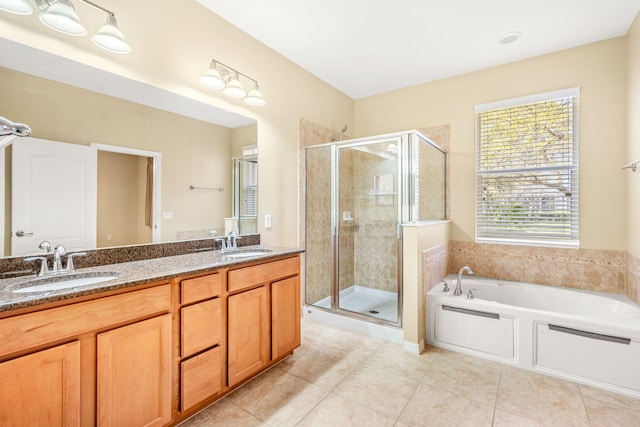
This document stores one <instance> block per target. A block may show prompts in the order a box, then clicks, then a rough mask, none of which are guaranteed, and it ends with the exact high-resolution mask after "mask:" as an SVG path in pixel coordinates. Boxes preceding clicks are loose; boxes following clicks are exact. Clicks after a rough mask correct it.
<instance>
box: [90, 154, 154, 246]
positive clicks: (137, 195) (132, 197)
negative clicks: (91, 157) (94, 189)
mask: <svg viewBox="0 0 640 427" xmlns="http://www.w3.org/2000/svg"><path fill="white" fill-rule="evenodd" d="M146 164H147V162H146V158H145V157H140V156H132V155H130V154H121V153H112V152H108V151H100V152H98V215H97V237H96V242H97V246H98V247H99V248H104V247H109V246H124V245H133V244H139V243H151V227H147V226H145V224H144V206H145V189H146Z"/></svg>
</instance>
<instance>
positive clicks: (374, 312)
mask: <svg viewBox="0 0 640 427" xmlns="http://www.w3.org/2000/svg"><path fill="white" fill-rule="evenodd" d="M369 313H371V314H380V312H379V311H378V310H369Z"/></svg>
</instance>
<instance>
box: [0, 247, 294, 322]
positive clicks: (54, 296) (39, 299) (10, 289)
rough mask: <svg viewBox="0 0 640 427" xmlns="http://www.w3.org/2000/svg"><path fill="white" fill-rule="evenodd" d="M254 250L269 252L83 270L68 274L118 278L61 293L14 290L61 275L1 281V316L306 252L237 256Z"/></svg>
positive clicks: (276, 250)
mask: <svg viewBox="0 0 640 427" xmlns="http://www.w3.org/2000/svg"><path fill="white" fill-rule="evenodd" d="M252 249H253V250H256V249H261V250H265V251H269V252H266V253H264V254H260V255H256V256H247V257H239V258H232V257H229V256H226V255H225V254H222V253H221V252H220V251H219V250H218V251H213V250H202V251H197V252H193V253H189V254H185V255H176V256H168V257H164V258H154V259H147V260H144V261H132V262H123V263H119V264H108V265H102V266H98V267H90V268H82V269H77V270H76V271H75V273H66V275H72V274H75V275H78V274H80V275H82V276H83V277H99V276H101V275H103V274H104V273H106V272H109V273H117V274H118V277H117V278H115V279H110V280H107V281H104V282H101V283H96V284H92V285H86V286H80V287H75V288H67V289H60V290H50V291H37V292H25V293H19V292H14V290H16V289H18V288H23V287H27V286H31V285H32V284H33V283H28V282H31V281H33V280H36V279H37V281H38V282H41V281H45V280H48V279H50V278H52V277H54V278H55V277H63V276H64V274H61V275H60V276H46V277H38V278H36V276H35V275H30V276H23V277H16V278H11V279H3V280H0V312H5V311H10V310H15V309H18V308H24V307H30V306H35V305H38V304H44V303H49V302H54V301H60V300H67V299H72V298H76V297H80V296H84V295H91V294H96V293H100V292H106V291H112V290H117V289H123V288H128V287H132V286H136V285H142V284H145V283H151V282H156V281H160V280H168V279H172V278H174V277H177V276H181V275H187V274H193V273H200V272H206V271H212V270H216V269H219V268H224V267H230V266H236V265H241V264H245V263H249V262H254V261H258V260H269V259H270V258H276V257H280V256H283V255H292V254H297V253H300V252H303V250H302V249H297V248H282V247H275V246H264V245H259V246H244V247H242V248H239V249H238V251H236V252H240V251H251V250H252ZM53 280H55V279H53Z"/></svg>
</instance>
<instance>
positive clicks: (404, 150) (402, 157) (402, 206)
mask: <svg viewBox="0 0 640 427" xmlns="http://www.w3.org/2000/svg"><path fill="white" fill-rule="evenodd" d="M415 138H420V139H422V140H424V142H426V143H428V144H429V145H431V146H433V147H434V148H436V149H437V150H438V151H440V152H442V153H443V154H445V151H444V150H443V149H442V148H440V147H439V146H438V145H437V144H436V143H434V142H433V141H431V140H430V139H429V138H427V137H425V136H424V135H422V134H421V133H419V132H418V131H405V132H397V133H391V134H384V135H376V136H372V137H365V138H357V139H351V140H345V141H334V142H330V143H325V144H316V145H312V146H309V147H307V148H306V149H305V152H307V150H309V149H313V148H320V147H327V146H329V147H330V149H331V154H330V156H331V159H330V160H331V207H330V211H331V245H330V247H331V262H332V272H331V280H332V284H331V290H332V293H331V308H330V309H326V308H322V307H318V306H315V305H313V304H307V302H306V297H305V305H310V306H312V307H313V308H314V309H319V310H323V311H329V312H333V313H337V314H340V315H343V316H346V317H351V318H355V319H360V320H364V321H367V322H370V323H376V324H382V325H386V326H394V327H398V328H401V327H402V308H403V274H402V272H403V253H402V246H403V245H402V243H403V239H402V226H403V224H407V223H411V222H415V221H416V220H417V218H415V215H416V211H415V207H416V203H415V202H416V200H417V199H416V196H417V189H416V185H415V176H414V173H413V164H414V159H415V156H416V154H417V153H416V146H417V144H415ZM376 142H379V143H383V142H389V143H390V142H395V143H396V145H397V147H398V160H397V163H398V164H397V176H398V192H397V193H398V195H397V197H398V200H397V205H398V213H397V216H396V219H397V222H396V245H397V257H398V260H397V269H398V271H397V284H398V285H397V294H398V301H397V302H398V306H397V318H396V321H395V322H393V321H387V320H384V319H380V318H377V317H373V316H369V315H366V314H362V313H357V312H354V311H350V310H346V309H343V308H340V307H339V293H340V282H339V260H340V248H339V237H340V233H339V218H340V212H339V194H338V188H339V178H338V173H337V172H338V171H339V167H340V162H339V155H338V154H339V150H341V149H346V148H353V147H361V146H366V145H370V144H373V143H376ZM305 157H306V155H305ZM444 162H445V169H446V157H445V158H444ZM305 180H306V174H305ZM305 187H306V182H305ZM445 188H446V176H445ZM444 203H445V206H444V212H446V198H445V201H444ZM305 209H306V208H305ZM305 228H306V222H305ZM306 280H307V279H306V274H305V290H306Z"/></svg>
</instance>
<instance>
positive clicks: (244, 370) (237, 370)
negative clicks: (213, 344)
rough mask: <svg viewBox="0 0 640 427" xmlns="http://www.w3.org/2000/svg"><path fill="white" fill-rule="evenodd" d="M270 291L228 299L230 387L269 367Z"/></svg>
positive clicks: (241, 294)
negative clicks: (268, 297) (268, 292)
mask: <svg viewBox="0 0 640 427" xmlns="http://www.w3.org/2000/svg"><path fill="white" fill-rule="evenodd" d="M267 295H268V294H267V287H266V286H260V287H258V288H255V289H252V290H250V291H244V292H241V293H239V294H236V295H232V296H230V297H229V299H228V310H229V317H228V328H229V329H228V343H227V345H228V362H227V363H228V366H227V377H228V382H229V387H233V386H235V385H236V384H239V383H240V382H242V381H243V380H245V379H247V378H249V377H251V376H252V375H254V374H256V373H258V372H260V371H261V370H262V369H263V368H264V367H266V366H267V364H268V363H269V305H268V299H267Z"/></svg>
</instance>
